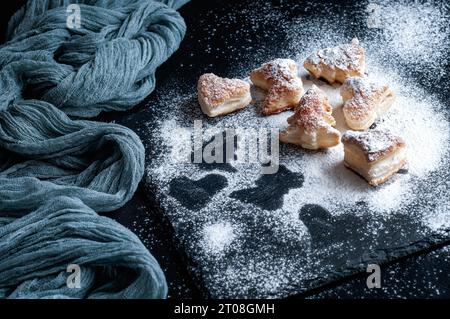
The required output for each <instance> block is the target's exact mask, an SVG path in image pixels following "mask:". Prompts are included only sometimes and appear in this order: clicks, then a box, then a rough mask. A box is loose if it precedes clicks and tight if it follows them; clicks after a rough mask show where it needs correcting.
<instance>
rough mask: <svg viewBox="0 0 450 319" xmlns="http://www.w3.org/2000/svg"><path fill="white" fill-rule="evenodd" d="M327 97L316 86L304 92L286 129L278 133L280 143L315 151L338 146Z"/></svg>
mask: <svg viewBox="0 0 450 319" xmlns="http://www.w3.org/2000/svg"><path fill="white" fill-rule="evenodd" d="M332 111H333V109H332V107H331V105H330V102H329V100H328V97H327V96H326V95H325V93H324V92H323V91H322V90H321V89H319V88H318V87H317V86H315V85H313V86H312V88H311V89H309V90H308V91H306V93H305V95H303V97H302V98H301V100H300V103H299V105H298V106H297V108H296V109H295V114H294V115H292V116H291V117H289V118H288V120H287V121H288V124H289V126H288V128H286V129H285V130H283V131H282V132H280V141H282V142H285V143H292V144H296V145H300V146H301V147H304V148H307V149H311V150H317V149H322V148H329V147H333V146H336V145H338V144H339V142H340V138H341V134H340V132H339V131H338V130H336V129H335V128H333V126H334V125H335V124H336V122H335V120H334V118H333V116H331V113H332Z"/></svg>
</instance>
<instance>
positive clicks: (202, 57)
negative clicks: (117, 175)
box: [121, 1, 448, 297]
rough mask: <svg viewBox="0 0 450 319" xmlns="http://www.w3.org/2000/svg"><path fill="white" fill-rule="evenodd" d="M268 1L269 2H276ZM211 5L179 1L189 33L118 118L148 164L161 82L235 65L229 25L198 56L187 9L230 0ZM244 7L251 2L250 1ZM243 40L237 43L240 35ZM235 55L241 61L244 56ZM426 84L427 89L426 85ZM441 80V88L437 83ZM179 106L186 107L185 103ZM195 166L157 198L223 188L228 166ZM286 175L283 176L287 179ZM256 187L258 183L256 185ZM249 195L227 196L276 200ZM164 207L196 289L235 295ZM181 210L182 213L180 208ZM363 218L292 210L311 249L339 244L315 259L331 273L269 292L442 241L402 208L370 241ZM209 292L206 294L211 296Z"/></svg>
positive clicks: (194, 205)
mask: <svg viewBox="0 0 450 319" xmlns="http://www.w3.org/2000/svg"><path fill="white" fill-rule="evenodd" d="M274 3H275V4H277V2H276V1H275V2H274ZM215 5H216V4H215V3H210V4H209V5H208V6H202V7H199V6H198V3H197V4H195V3H193V4H190V5H188V6H186V8H185V9H183V12H184V14H185V16H186V17H187V23H188V26H189V30H190V31H189V32H188V35H187V38H186V40H185V42H184V43H183V45H182V48H181V49H180V51H179V52H178V53H177V54H176V55H175V57H173V58H172V59H171V60H170V62H169V63H168V64H166V65H165V66H164V67H163V68H162V69H161V70H160V71H159V72H158V75H159V78H158V79H159V84H160V86H159V88H160V89H159V90H157V92H155V94H153V97H152V96H151V97H150V99H149V101H148V102H147V103H146V107H147V108H148V109H146V110H144V111H143V112H140V113H138V114H136V115H135V116H131V117H130V118H128V119H125V120H123V121H121V122H122V123H124V124H125V125H128V126H130V127H131V128H133V129H135V130H136V132H137V133H138V134H140V135H141V137H142V139H143V141H144V143H145V144H146V147H147V151H148V154H147V155H148V156H149V162H150V161H151V159H150V157H151V156H152V155H154V154H153V151H154V149H155V148H158V145H152V143H158V142H160V141H158V140H156V142H155V141H152V136H151V135H149V134H148V132H149V129H148V126H149V125H150V126H151V123H152V122H153V121H155V122H156V121H157V120H158V113H160V114H161V112H164V108H165V107H172V108H173V107H178V106H177V105H176V103H174V104H173V105H170V106H167V105H161V103H160V102H161V99H162V98H161V97H164V88H167V86H168V83H170V82H172V81H176V82H177V85H179V86H180V87H181V88H182V90H185V91H189V90H191V91H192V90H193V88H195V82H196V79H197V77H198V75H200V74H201V73H204V72H205V71H210V70H211V69H213V70H214V72H216V73H219V74H223V75H228V76H232V75H233V72H236V70H234V69H233V67H230V65H228V64H227V62H226V61H227V59H226V58H224V57H226V56H228V55H230V54H233V52H234V51H233V50H231V51H230V52H227V50H229V48H230V47H231V48H232V47H233V45H228V46H226V47H222V46H221V45H220V41H219V40H220V39H222V40H223V39H227V34H228V33H229V32H230V30H229V29H228V30H227V31H226V32H227V34H225V33H224V34H221V33H220V29H219V30H218V31H217V32H218V33H217V35H216V36H215V37H213V38H212V39H211V38H209V39H208V41H210V42H211V43H212V44H213V46H214V47H215V48H216V49H217V50H218V51H219V50H221V51H220V52H221V54H216V55H214V54H211V53H210V52H208V53H205V54H199V52H202V49H204V48H205V46H207V44H205V43H204V42H202V39H205V38H207V35H206V33H208V32H210V31H211V30H205V29H202V27H201V25H199V23H198V19H197V18H192V20H190V17H191V15H194V16H196V17H202V16H203V15H202V12H210V11H211V10H217V11H218V13H217V15H219V16H220V14H221V13H223V12H226V10H231V9H232V8H233V4H232V3H228V4H227V5H224V6H221V7H220V9H219V8H216V9H214V6H215ZM284 5H285V3H284ZM240 6H245V3H244V4H242V2H240ZM249 6H250V7H251V5H250V4H249ZM341 10H344V11H345V10H352V4H351V3H346V4H343V5H342V7H341ZM289 14H292V15H294V14H295V13H292V12H291V13H289ZM236 27H241V24H240V21H238V22H236ZM264 35H266V33H264V34H263V35H262V36H261V37H260V38H259V39H258V41H259V43H264V45H266V47H265V49H267V50H268V52H270V39H268V38H264ZM236 41H239V39H236V37H235V36H233V37H231V38H230V40H229V41H228V44H229V42H236ZM243 41H245V39H244V40H243ZM236 45H237V44H236V43H234V46H236ZM272 50H273V46H272ZM190 52H195V53H196V54H191V53H190ZM234 54H236V53H234ZM243 59H245V57H244V58H243ZM243 62H245V61H243ZM248 63H254V62H248ZM249 68H250V67H249ZM174 72H176V74H177V76H176V79H174V78H173V77H172V76H173V74H174ZM444 78H445V77H444ZM418 79H419V80H418V81H419V82H420V76H418ZM423 85H424V86H425V87H426V88H427V89H429V90H431V91H432V92H433V93H435V94H437V95H439V96H440V97H441V98H442V99H444V100H445V99H447V100H448V95H447V94H448V93H446V92H445V91H443V90H440V88H439V87H436V86H435V84H433V86H432V87H431V86H430V83H423ZM427 85H428V86H429V87H427ZM442 85H443V86H445V84H442ZM180 107H186V105H184V106H180ZM152 108H153V110H152ZM154 110H157V111H154ZM149 123H150V124H149ZM150 131H151V130H150ZM202 168H203V169H204V170H205V171H210V173H209V174H206V175H205V177H204V178H205V180H193V179H189V177H186V176H185V177H180V178H179V179H178V180H175V181H172V182H171V187H170V189H171V191H168V192H166V193H164V194H162V196H167V195H168V196H169V197H172V198H175V199H177V202H181V204H182V206H183V207H184V208H187V209H188V210H198V209H201V207H202V205H204V204H206V202H207V196H208V194H207V193H208V190H210V191H211V192H210V194H209V196H212V195H213V193H215V192H217V189H212V188H210V187H208V185H211V182H212V184H214V187H218V189H223V187H225V186H226V182H225V181H221V177H219V176H221V175H220V170H228V171H229V170H230V169H231V170H232V168H230V167H229V166H226V165H225V166H223V167H215V168H213V169H211V168H207V167H206V166H204V167H202ZM218 171H219V174H218V175H217V174H215V173H217V172H218ZM286 172H287V173H288V174H292V173H293V172H290V171H289V170H288V169H287V171H285V170H284V168H282V169H281V174H283V173H286ZM267 178H269V179H273V178H274V177H267V176H262V177H261V178H260V180H262V181H264V179H267ZM275 178H276V177H275ZM296 178H299V177H296ZM300 179H301V177H300ZM214 180H217V181H218V183H217V184H215V183H214ZM287 180H288V181H289V179H287ZM284 181H286V178H285V179H284ZM298 182H299V181H297V183H298ZM260 185H263V184H262V183H261V184H260ZM279 185H280V186H282V187H280V188H283V187H284V186H285V185H284V183H280V184H279ZM255 186H256V188H258V182H256V183H255ZM287 187H288V186H287ZM287 189H288V188H287ZM147 190H148V192H149V193H150V196H153V195H154V194H153V193H158V192H160V191H161V190H158V185H154V184H152V183H150V184H148V185H147ZM190 190H194V193H195V194H196V195H195V196H194V197H195V198H197V197H198V198H199V201H197V200H196V201H192V202H190V201H189V199H186V197H188V196H187V195H186V192H188V193H189V191H190ZM272 193H273V192H272ZM254 194H255V187H249V188H248V189H247V190H236V191H234V192H233V193H232V195H231V197H234V198H235V199H238V201H240V202H243V203H245V202H248V201H250V202H253V203H254V204H256V206H258V205H260V206H264V205H266V206H265V208H266V209H269V210H270V209H276V208H277V206H279V205H277V203H276V200H275V201H274V203H272V202H271V203H270V204H269V205H274V206H273V207H270V206H267V203H265V204H264V197H255V196H254ZM281 194H283V191H281ZM159 196H161V194H159ZM196 196H197V197H196ZM189 197H192V196H189ZM361 205H364V203H361ZM164 209H169V210H171V209H172V210H178V209H180V208H179V207H175V208H174V207H170V206H166V207H163V210H162V211H161V213H162V214H163V216H164V218H167V220H168V222H169V223H172V225H175V233H174V234H175V236H174V237H175V238H174V240H175V242H176V243H177V247H178V248H179V249H180V250H181V251H182V255H184V257H183V260H184V262H186V263H187V264H188V265H189V267H190V270H191V274H192V275H194V277H195V281H196V283H197V285H198V286H199V287H200V288H201V290H202V293H203V294H204V295H212V296H214V297H223V296H242V295H240V294H237V295H236V294H235V291H233V289H236V287H234V288H233V287H231V288H228V287H227V288H226V289H229V290H228V291H227V290H226V289H224V287H222V286H221V287H214V285H217V283H218V281H215V280H216V279H217V278H216V279H211V278H215V277H216V276H217V275H218V274H220V267H219V268H217V265H213V266H211V264H209V265H201V264H199V261H200V262H201V259H198V258H196V256H195V254H196V251H198V248H199V247H197V246H196V245H191V243H188V242H187V241H188V240H189V238H190V236H189V235H190V234H186V232H190V231H191V232H192V233H196V232H198V231H199V230H198V229H195V227H193V226H195V222H194V221H193V222H192V223H191V224H190V223H189V222H186V220H184V219H183V223H185V224H184V225H181V226H180V223H178V221H177V219H179V217H180V216H181V215H183V213H180V212H179V211H172V212H170V211H169V212H168V211H164ZM182 209H183V208H182ZM233 209H235V210H236V211H237V212H239V210H240V209H241V210H242V209H243V208H242V207H233ZM360 209H361V207H360ZM186 214H187V213H186ZM185 216H188V214H187V215H185ZM366 218H367V217H361V216H355V215H354V214H352V213H351V212H348V213H345V214H342V215H340V216H339V217H336V216H333V215H332V214H330V213H329V212H327V211H326V210H325V209H323V208H322V207H317V206H313V205H311V206H305V207H303V208H301V209H299V219H300V220H301V221H302V222H303V223H304V224H305V225H307V228H308V230H309V232H310V236H311V237H312V238H313V240H312V243H313V244H312V248H313V249H316V248H324V247H326V246H327V245H329V244H333V243H339V246H340V247H341V248H340V249H338V250H336V251H335V252H334V253H333V252H331V255H330V256H327V257H325V258H323V256H322V257H321V258H320V259H321V262H322V263H323V265H332V267H331V271H330V269H327V267H324V268H323V271H325V269H326V270H328V271H330V272H331V276H330V272H327V271H325V273H326V274H327V275H324V276H323V277H321V276H320V275H319V276H316V277H315V278H313V279H311V280H310V279H306V280H305V281H303V282H297V283H295V284H294V285H293V286H291V287H290V288H289V289H287V290H285V291H278V292H276V293H275V294H274V296H279V295H280V294H281V295H283V296H285V295H292V294H297V293H306V294H308V292H307V290H308V289H312V288H314V287H317V286H318V285H319V286H320V285H322V284H328V283H329V282H330V281H333V280H334V279H336V278H340V277H342V276H347V275H351V274H353V273H354V272H355V271H358V270H359V271H360V270H363V269H364V266H365V265H366V264H367V263H368V262H370V261H375V262H385V261H388V260H393V259H397V258H399V257H402V256H404V255H408V254H410V253H413V252H416V251H418V250H421V249H423V248H426V247H429V246H430V245H434V244H436V243H442V242H444V241H445V240H446V239H447V235H446V234H444V235H441V234H432V233H430V234H425V235H426V236H425V237H424V232H423V229H422V225H421V224H420V222H418V218H416V217H415V216H414V214H410V215H408V216H405V215H404V214H398V215H396V214H393V215H392V217H391V218H389V219H388V220H387V221H384V222H385V229H384V232H383V233H382V234H378V235H379V236H378V237H377V236H375V237H376V238H375V240H374V237H373V236H368V235H367V234H368V233H367V231H366V229H365V228H367V227H368V225H370V223H372V222H376V221H371V220H368V219H366ZM193 219H194V217H193ZM369 219H370V218H369ZM253 222H255V221H253ZM256 223H258V221H256ZM260 223H264V220H263V218H261V220H260ZM348 226H350V227H348ZM346 229H347V230H346ZM399 229H401V230H402V232H398V230H399ZM355 230H356V231H355ZM264 231H266V232H270V231H271V230H270V229H265V230H264ZM386 234H387V235H386ZM253 235H254V236H257V235H258V234H257V233H255V234H253ZM424 239H425V240H424ZM374 241H375V242H376V243H375V244H373V242H374ZM280 247H281V246H280ZM282 248H284V252H280V253H281V254H283V253H285V254H286V253H289V251H290V250H292V249H293V247H292V246H289V245H288V246H287V247H286V246H284V247H282ZM391 248H392V249H391ZM247 249H252V247H251V245H250V246H249V247H247ZM282 250H283V249H282ZM294 250H295V248H294ZM344 251H347V253H344V254H343V252H344ZM433 256H436V255H433ZM433 258H436V257H433ZM425 259H426V258H425ZM327 263H328V264H327ZM391 267H392V266H391ZM430 277H431V276H428V278H430ZM353 280H357V279H353ZM219 282H220V281H219ZM293 282H295V280H293ZM354 282H355V281H354ZM356 282H358V281H356ZM354 285H356V286H358V285H360V283H359V284H356V283H354ZM347 287H348V286H347ZM351 290H352V289H351V288H343V290H339V289H337V290H334V292H330V294H328V295H327V294H325V295H324V296H336V295H345V294H347V295H352V296H353V297H355V294H352V293H348V292H349V291H351ZM357 290H358V289H357ZM211 291H212V292H213V293H212V294H211ZM219 291H220V292H219ZM305 291H306V292H305ZM313 291H314V290H313ZM332 291H333V290H332ZM342 291H347V293H343V292H342ZM359 291H360V292H361V293H362V294H364V292H363V291H364V289H359ZM441 291H442V289H441ZM247 293H248V296H259V295H258V292H255V291H247ZM368 295H369V296H374V295H376V294H374V293H372V294H368ZM380 295H381V293H380ZM400 295H401V294H400ZM412 295H413V294H412ZM319 296H320V295H319ZM393 296H395V294H393ZM418 296H420V294H418Z"/></svg>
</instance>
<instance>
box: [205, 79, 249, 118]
mask: <svg viewBox="0 0 450 319" xmlns="http://www.w3.org/2000/svg"><path fill="white" fill-rule="evenodd" d="M197 91H198V102H199V103H200V106H201V108H202V111H203V113H205V114H206V115H208V116H210V117H214V116H218V115H223V114H228V113H231V112H234V111H236V110H239V109H242V108H244V107H246V106H247V105H249V104H250V103H251V101H252V96H251V94H250V84H249V83H247V82H245V81H242V80H238V79H227V78H221V77H218V76H217V75H215V74H213V73H207V74H203V75H202V76H201V77H200V78H199V80H198V84H197Z"/></svg>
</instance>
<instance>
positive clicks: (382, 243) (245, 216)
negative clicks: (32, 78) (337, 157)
mask: <svg viewBox="0 0 450 319" xmlns="http://www.w3.org/2000/svg"><path fill="white" fill-rule="evenodd" d="M292 3H294V1H292ZM295 3H296V2H295ZM325 9H326V10H325ZM365 9H366V8H365V7H364V6H361V4H359V2H355V3H352V2H348V3H345V4H339V5H337V4H335V5H333V4H330V3H325V2H317V1H314V4H309V5H297V6H292V5H291V3H290V2H289V1H283V2H277V1H273V2H269V1H268V2H266V3H265V4H264V3H263V4H259V5H255V4H253V2H251V1H248V2H247V1H244V2H243V1H236V2H233V1H231V2H227V3H223V4H221V5H218V3H217V2H211V3H209V4H208V5H202V6H200V5H198V4H196V3H192V4H189V5H187V6H186V8H185V9H183V13H184V14H185V16H186V18H187V24H188V34H187V37H186V40H185V41H184V43H183V44H182V47H181V48H180V50H179V51H178V52H177V53H176V54H175V56H174V57H173V58H172V59H171V60H170V61H169V62H168V63H167V64H166V65H164V66H163V67H162V69H161V70H160V72H159V73H158V74H159V78H158V88H157V90H156V91H155V92H154V93H153V94H152V95H151V96H150V97H149V99H148V101H146V103H145V107H143V108H142V110H141V111H140V112H139V113H137V114H134V115H132V116H130V117H128V118H126V119H124V120H121V123H122V124H125V125H127V126H129V127H131V128H132V129H134V130H135V131H136V133H137V134H138V135H139V136H140V137H141V139H142V141H143V143H144V145H145V147H146V151H147V177H146V180H145V181H146V189H147V191H148V195H149V196H150V197H152V198H155V199H156V200H157V201H158V202H159V204H160V208H161V209H160V213H161V214H162V215H163V216H164V218H165V219H167V221H168V222H169V223H170V224H171V226H172V227H173V230H174V241H175V242H176V243H177V244H178V246H179V248H180V250H181V251H182V252H183V255H184V257H185V260H186V262H187V263H188V265H189V267H190V270H191V272H192V274H193V275H194V277H195V278H196V281H197V284H198V285H199V286H200V288H201V289H202V290H203V292H204V293H205V295H207V296H212V297H285V296H290V295H295V294H298V293H301V292H305V291H307V290H309V289H312V288H315V287H317V286H320V285H323V284H326V283H329V282H331V281H333V280H336V279H338V278H342V277H344V276H348V275H350V274H353V273H355V272H359V271H364V270H365V267H366V266H367V264H368V263H383V262H386V261H390V260H394V259H396V258H399V257H402V256H405V255H408V254H411V253H414V252H417V251H420V250H422V249H425V248H427V247H429V246H430V245H434V244H438V243H442V242H444V241H447V240H449V239H450V236H449V231H448V230H447V229H441V230H440V231H437V230H436V229H432V228H430V227H427V226H426V225H425V224H424V218H425V215H426V216H429V215H430V214H431V213H433V212H434V211H436V212H437V211H440V214H441V215H442V214H443V213H442V211H443V210H446V207H448V204H449V203H448V198H449V197H448V191H449V185H448V172H447V168H448V166H447V167H445V166H443V167H440V169H439V170H438V171H435V172H433V173H431V174H430V175H429V176H427V178H426V180H424V181H417V182H415V183H414V187H415V188H414V189H415V190H416V192H417V195H418V196H416V197H415V198H412V199H411V200H410V201H408V202H407V203H404V204H403V205H402V206H401V207H397V208H395V209H392V211H390V212H389V214H383V215H379V214H374V213H366V211H368V210H370V208H369V207H368V204H367V203H366V202H364V201H359V202H356V204H355V205H351V206H350V207H343V208H342V209H341V210H336V209H332V210H329V209H327V208H326V207H328V206H329V205H328V204H327V203H323V204H322V205H320V204H321V203H317V202H311V203H306V204H302V205H299V206H298V207H295V205H294V206H292V205H291V206H290V210H289V211H288V212H287V211H286V210H285V209H284V208H283V202H284V201H285V200H286V198H288V197H289V196H290V195H289V194H290V192H291V191H292V190H295V189H301V188H302V186H303V184H304V182H305V176H304V174H303V172H302V167H299V166H296V165H293V164H292V158H293V156H298V158H299V159H301V158H302V156H310V154H308V153H306V155H305V154H304V152H302V151H301V150H298V149H296V148H293V147H290V146H286V145H282V146H281V155H280V164H281V166H280V169H279V171H278V173H277V174H274V175H261V174H260V169H261V165H260V164H258V163H254V164H251V165H230V164H206V163H201V164H191V163H187V164H179V163H175V164H174V165H169V164H168V162H170V161H171V160H173V158H172V154H171V149H170V147H169V146H168V145H167V138H169V139H170V138H173V137H174V136H175V137H177V136H180V139H181V133H180V132H179V131H177V130H175V129H176V127H177V126H180V127H192V125H193V121H194V120H196V119H197V120H198V119H200V120H203V124H204V125H205V126H208V127H217V128H218V132H222V131H223V130H224V128H223V127H222V126H221V124H223V122H224V120H222V119H212V120H211V119H207V118H206V117H204V116H203V115H202V114H201V112H199V108H198V105H197V104H196V101H195V94H194V95H193V94H192V93H195V85H196V80H197V78H198V76H199V75H200V74H202V73H204V72H214V73H216V74H220V75H223V76H229V77H232V76H238V77H243V76H245V74H243V70H245V69H246V70H251V69H252V68H254V67H256V66H257V65H259V64H260V63H262V62H264V61H266V60H268V59H270V58H274V57H278V56H279V55H280V52H281V51H280V48H287V47H289V44H290V43H289V41H290V39H291V37H292V35H290V34H289V32H287V31H286V29H281V28H277V27H274V26H275V25H278V23H280V22H281V23H282V24H283V23H292V21H297V20H296V19H298V18H299V17H301V20H300V21H306V23H310V21H313V22H314V17H316V16H317V17H320V16H321V15H324V14H325V15H326V14H328V15H329V14H330V12H332V13H333V16H335V17H338V18H337V19H338V20H339V19H342V20H343V21H345V22H346V24H347V25H346V27H345V29H344V28H343V30H340V36H342V37H343V38H345V39H348V38H351V37H353V36H358V37H360V38H364V36H365V35H366V34H367V33H370V32H374V31H373V30H370V29H368V28H367V27H366V26H365V24H364V23H365V22H366V13H365ZM230 12H231V13H230ZM236 12H239V13H236ZM339 17H341V18H339ZM303 19H304V20H303ZM313 22H311V23H313ZM318 29H320V26H318ZM274 39H276V41H274ZM442 45H446V44H445V43H443V44H442ZM286 52H289V49H287V50H283V54H287V53H286ZM294 55H295V54H293V55H292V56H294ZM283 57H284V56H283ZM289 57H291V56H289ZM387 58H396V57H394V56H388V57H387ZM399 63H403V64H404V72H405V74H408V75H412V76H414V79H416V82H417V83H419V84H420V85H421V86H422V88H423V89H424V90H428V91H429V92H430V94H433V95H435V96H436V99H439V100H440V101H443V102H444V103H445V102H448V100H449V98H450V96H449V92H448V91H446V90H444V89H445V87H446V84H445V83H448V80H449V74H448V72H447V73H446V72H442V74H441V76H440V78H439V81H425V80H424V79H429V77H427V76H428V75H427V74H422V73H421V70H420V68H417V66H415V67H410V65H409V63H408V61H402V60H401V59H399ZM447 66H448V61H447ZM444 71H445V69H444ZM424 73H426V70H424ZM255 109H256V108H255V107H252V108H249V109H248V110H245V111H243V112H241V114H240V115H239V116H235V117H234V118H235V119H236V120H235V121H233V120H232V119H233V118H232V117H230V120H226V121H229V122H227V124H230V125H232V124H237V125H242V124H243V123H246V122H247V121H264V120H263V119H260V117H259V115H258V114H257V112H256V111H255ZM174 110H181V111H180V112H178V111H177V112H174ZM446 118H447V119H449V116H448V114H446ZM280 123H282V121H281V120H280V121H275V122H274V123H272V124H274V125H279V124H280ZM172 129H174V130H172ZM207 142H208V139H205V141H204V143H205V144H207ZM179 145H181V146H183V143H180V144H179ZM445 156H446V157H448V153H447V154H446V155H445ZM294 158H295V157H294ZM289 159H291V160H289ZM338 169H339V168H338ZM400 178H402V177H400ZM237 181H238V182H237ZM430 181H431V182H430ZM355 183H361V181H358V180H356V179H355ZM308 185H309V184H308ZM361 185H362V184H361ZM430 185H433V186H434V187H430ZM308 187H309V186H308ZM311 191H313V190H311ZM291 194H292V192H291ZM442 198H444V199H442ZM446 199H447V200H446ZM445 212H446V211H444V213H445ZM449 213H450V212H449ZM436 214H437V213H436ZM443 216H444V217H446V215H445V214H444V215H443ZM208 236H216V239H217V240H213V241H208V240H205V237H207V238H206V239H208V238H209V237H208ZM217 236H219V237H217Z"/></svg>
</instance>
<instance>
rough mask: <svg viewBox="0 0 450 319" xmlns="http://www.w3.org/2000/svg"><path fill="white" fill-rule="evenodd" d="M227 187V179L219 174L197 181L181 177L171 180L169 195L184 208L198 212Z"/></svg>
mask: <svg viewBox="0 0 450 319" xmlns="http://www.w3.org/2000/svg"><path fill="white" fill-rule="evenodd" d="M227 185H228V181H227V179H226V178H225V177H224V176H222V175H218V174H209V175H206V176H205V177H203V178H202V179H199V180H197V181H195V180H192V179H190V178H188V177H186V176H181V177H177V178H174V179H172V180H171V182H170V186H169V195H171V196H172V197H174V198H176V199H177V200H178V201H179V202H180V203H181V204H182V205H183V206H184V207H186V208H188V209H191V210H198V209H201V208H202V207H204V206H205V205H206V204H207V203H208V202H209V200H210V199H211V198H212V197H213V196H214V195H215V194H216V193H217V192H219V191H220V190H222V189H224V188H225V187H227Z"/></svg>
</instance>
